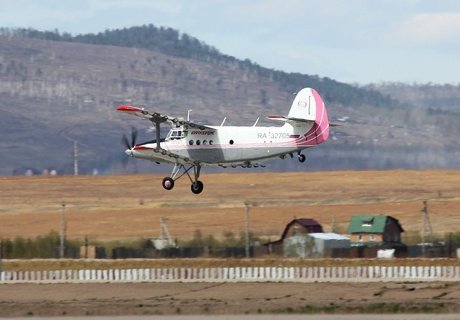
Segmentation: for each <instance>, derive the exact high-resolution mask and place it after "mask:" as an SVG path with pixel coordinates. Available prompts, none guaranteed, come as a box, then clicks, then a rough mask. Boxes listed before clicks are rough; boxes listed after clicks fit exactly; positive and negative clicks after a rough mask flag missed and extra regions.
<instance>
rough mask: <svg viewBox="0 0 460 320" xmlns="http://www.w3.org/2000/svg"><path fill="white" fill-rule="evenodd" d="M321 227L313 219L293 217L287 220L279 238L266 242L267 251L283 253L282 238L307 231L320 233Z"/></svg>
mask: <svg viewBox="0 0 460 320" xmlns="http://www.w3.org/2000/svg"><path fill="white" fill-rule="evenodd" d="M322 232H323V227H322V226H321V224H319V222H317V221H316V220H314V219H304V218H302V219H293V220H292V221H291V222H289V223H288V224H287V225H286V227H285V228H284V231H283V233H282V235H281V238H280V239H279V240H276V241H271V242H268V243H266V244H265V245H264V246H267V248H268V253H269V254H271V253H276V254H281V255H282V254H283V241H284V239H286V238H288V237H292V236H298V235H305V234H308V233H322Z"/></svg>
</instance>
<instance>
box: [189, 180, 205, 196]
mask: <svg viewBox="0 0 460 320" xmlns="http://www.w3.org/2000/svg"><path fill="white" fill-rule="evenodd" d="M203 188H204V185H203V182H201V181H196V182H194V183H192V186H191V190H192V192H193V193H194V194H199V193H201V192H202V191H203Z"/></svg>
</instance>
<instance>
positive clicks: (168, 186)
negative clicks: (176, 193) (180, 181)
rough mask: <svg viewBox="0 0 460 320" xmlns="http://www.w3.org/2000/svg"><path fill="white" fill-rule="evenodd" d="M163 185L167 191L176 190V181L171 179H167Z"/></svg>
mask: <svg viewBox="0 0 460 320" xmlns="http://www.w3.org/2000/svg"><path fill="white" fill-rule="evenodd" d="M162 185H163V188H165V189H166V190H171V189H172V188H174V180H173V179H171V178H170V177H166V178H164V179H163V183H162Z"/></svg>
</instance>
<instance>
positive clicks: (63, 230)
mask: <svg viewBox="0 0 460 320" xmlns="http://www.w3.org/2000/svg"><path fill="white" fill-rule="evenodd" d="M61 206H62V211H61V239H60V240H61V241H60V246H59V257H60V258H61V259H62V258H64V251H65V248H64V242H65V233H66V228H67V226H66V220H65V201H62V203H61Z"/></svg>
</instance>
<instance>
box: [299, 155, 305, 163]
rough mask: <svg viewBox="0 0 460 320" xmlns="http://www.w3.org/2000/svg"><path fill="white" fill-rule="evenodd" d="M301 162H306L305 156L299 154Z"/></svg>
mask: <svg viewBox="0 0 460 320" xmlns="http://www.w3.org/2000/svg"><path fill="white" fill-rule="evenodd" d="M299 162H305V155H304V154H299Z"/></svg>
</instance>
